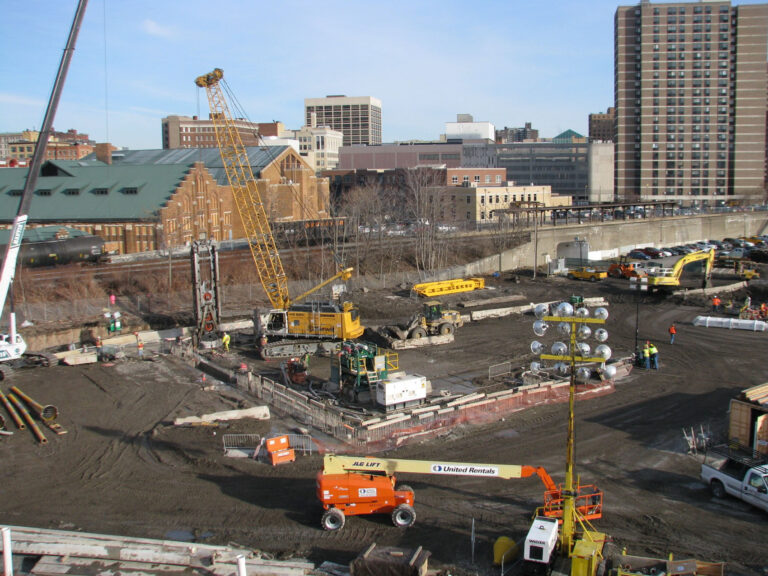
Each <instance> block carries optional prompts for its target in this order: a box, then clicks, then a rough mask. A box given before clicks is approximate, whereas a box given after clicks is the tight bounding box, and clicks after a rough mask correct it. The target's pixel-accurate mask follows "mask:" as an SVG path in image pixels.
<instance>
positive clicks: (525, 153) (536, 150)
mask: <svg viewBox="0 0 768 576" xmlns="http://www.w3.org/2000/svg"><path fill="white" fill-rule="evenodd" d="M557 139H558V141H557V142H525V143H522V142H520V143H517V144H496V145H495V146H494V148H495V151H496V162H497V165H498V167H499V168H505V169H506V170H507V180H510V181H514V182H516V183H518V184H528V185H531V186H550V187H551V188H552V193H553V194H556V195H560V196H570V197H571V198H572V199H573V203H574V204H583V203H586V202H588V201H589V190H588V183H589V164H588V161H587V155H588V153H589V149H590V144H588V143H587V142H586V141H585V140H586V138H584V137H583V136H580V135H579V134H576V133H575V132H572V131H566V132H564V133H563V134H560V135H559V136H557ZM611 168H612V167H611Z"/></svg>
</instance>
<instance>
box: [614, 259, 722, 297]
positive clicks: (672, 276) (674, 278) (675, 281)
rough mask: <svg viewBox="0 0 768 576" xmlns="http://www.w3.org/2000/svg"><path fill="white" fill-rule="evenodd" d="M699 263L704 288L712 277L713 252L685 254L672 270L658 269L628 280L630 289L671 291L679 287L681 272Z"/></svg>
mask: <svg viewBox="0 0 768 576" xmlns="http://www.w3.org/2000/svg"><path fill="white" fill-rule="evenodd" d="M696 262H699V263H701V264H702V265H703V268H702V285H703V287H706V286H707V285H708V284H709V281H710V279H711V277H712V267H713V266H714V263H715V251H714V250H709V251H700V252H692V253H691V254H685V255H684V256H681V257H680V259H679V260H678V261H677V262H675V264H674V266H672V268H658V269H654V270H653V272H652V273H651V272H649V273H648V275H647V276H642V277H637V278H630V279H629V281H630V288H632V289H637V290H647V291H649V292H655V291H660V290H671V289H674V288H678V287H680V279H681V277H682V275H683V271H684V270H685V269H686V267H688V266H689V265H691V264H694V263H696Z"/></svg>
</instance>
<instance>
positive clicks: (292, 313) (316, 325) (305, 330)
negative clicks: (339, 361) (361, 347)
mask: <svg viewBox="0 0 768 576" xmlns="http://www.w3.org/2000/svg"><path fill="white" fill-rule="evenodd" d="M253 325H254V328H255V329H256V333H257V334H264V335H266V336H267V337H270V338H275V337H277V338H297V337H298V338H323V339H328V340H354V339H356V338H359V337H360V336H362V335H363V332H364V328H363V327H362V326H361V325H360V311H359V310H358V309H357V308H355V307H354V306H353V305H352V304H351V303H350V302H345V303H344V304H342V305H339V304H336V303H335V302H322V303H321V302H309V303H304V304H294V305H293V306H291V307H290V308H288V309H286V310H281V309H271V310H257V311H256V312H255V314H254V320H253Z"/></svg>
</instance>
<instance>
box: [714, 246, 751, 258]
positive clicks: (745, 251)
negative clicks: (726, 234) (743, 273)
mask: <svg viewBox="0 0 768 576" xmlns="http://www.w3.org/2000/svg"><path fill="white" fill-rule="evenodd" d="M750 252H752V249H751V248H734V249H733V250H728V251H726V252H722V253H721V254H720V257H721V258H728V259H731V258H749V254H750Z"/></svg>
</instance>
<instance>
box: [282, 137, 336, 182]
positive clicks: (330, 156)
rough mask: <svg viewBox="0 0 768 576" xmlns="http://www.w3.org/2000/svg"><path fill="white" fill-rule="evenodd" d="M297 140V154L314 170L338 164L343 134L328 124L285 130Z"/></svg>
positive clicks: (334, 166)
mask: <svg viewBox="0 0 768 576" xmlns="http://www.w3.org/2000/svg"><path fill="white" fill-rule="evenodd" d="M284 136H290V137H291V138H293V139H294V140H297V141H298V142H299V154H301V156H302V157H303V158H304V159H305V160H306V161H307V163H309V165H310V166H313V167H314V168H315V172H320V171H322V170H333V169H334V168H336V167H337V166H338V165H339V148H341V143H342V142H343V140H344V135H343V134H342V133H341V132H339V131H338V130H332V129H331V128H329V127H328V126H302V127H301V128H300V129H299V130H286V131H285V132H284Z"/></svg>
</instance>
